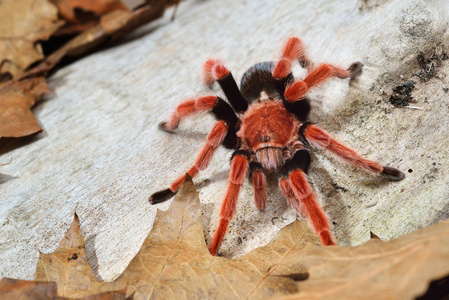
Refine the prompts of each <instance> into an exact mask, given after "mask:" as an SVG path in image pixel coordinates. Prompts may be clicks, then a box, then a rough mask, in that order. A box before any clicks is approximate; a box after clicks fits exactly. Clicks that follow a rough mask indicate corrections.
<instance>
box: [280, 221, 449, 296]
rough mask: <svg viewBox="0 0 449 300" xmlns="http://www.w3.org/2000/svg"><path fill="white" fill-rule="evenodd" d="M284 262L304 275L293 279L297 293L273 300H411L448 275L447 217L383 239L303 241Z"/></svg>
mask: <svg viewBox="0 0 449 300" xmlns="http://www.w3.org/2000/svg"><path fill="white" fill-rule="evenodd" d="M289 263H292V264H295V263H301V264H302V265H303V266H304V267H306V268H307V270H308V271H309V272H310V278H309V279H308V280H306V281H303V282H300V283H298V286H299V290H300V293H299V294H294V295H291V296H286V297H283V298H279V299H415V298H416V297H418V296H420V295H422V294H424V293H425V291H426V290H427V288H428V286H429V284H430V282H431V281H433V280H436V279H440V278H442V277H444V276H447V275H448V274H449V221H443V222H441V223H439V224H436V225H433V226H431V227H427V228H424V229H421V230H418V231H415V232H413V233H411V234H408V235H405V236H403V237H400V238H398V239H396V240H393V241H389V242H383V241H382V240H380V239H377V238H374V239H371V240H370V241H368V242H367V243H365V244H364V245H361V246H358V247H318V246H315V245H308V246H307V247H306V248H304V250H303V251H302V253H301V254H300V255H298V256H296V257H294V258H293V259H292V260H290V261H289Z"/></svg>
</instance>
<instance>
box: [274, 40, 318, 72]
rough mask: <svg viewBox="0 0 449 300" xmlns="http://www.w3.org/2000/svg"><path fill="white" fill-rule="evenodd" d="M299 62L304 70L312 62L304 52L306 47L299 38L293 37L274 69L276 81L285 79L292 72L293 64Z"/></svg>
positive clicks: (283, 49) (287, 43)
mask: <svg viewBox="0 0 449 300" xmlns="http://www.w3.org/2000/svg"><path fill="white" fill-rule="evenodd" d="M294 61H298V62H299V64H300V65H301V66H302V67H303V68H308V67H310V66H311V65H312V62H311V61H310V59H309V58H308V57H307V55H306V53H305V51H304V45H303V43H302V41H301V40H300V39H298V38H297V37H291V38H289V39H288V40H287V42H286V43H285V44H284V46H283V48H282V55H281V57H280V59H279V61H278V62H277V63H276V66H275V68H274V69H273V77H274V78H275V79H278V80H281V79H284V78H286V77H287V76H288V74H290V73H291V72H292V63H293V62H294Z"/></svg>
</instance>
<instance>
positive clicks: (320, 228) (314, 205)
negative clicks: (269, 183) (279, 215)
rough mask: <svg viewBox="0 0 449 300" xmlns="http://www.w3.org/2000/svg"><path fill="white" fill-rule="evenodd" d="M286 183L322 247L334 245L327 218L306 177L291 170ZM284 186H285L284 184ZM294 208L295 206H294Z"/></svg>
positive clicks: (299, 172)
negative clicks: (288, 184) (318, 237)
mask: <svg viewBox="0 0 449 300" xmlns="http://www.w3.org/2000/svg"><path fill="white" fill-rule="evenodd" d="M288 181H289V183H290V186H291V189H292V191H293V194H294V196H295V199H297V201H300V202H301V206H299V203H298V205H296V206H297V207H302V208H303V209H302V212H303V213H305V215H306V216H307V218H308V219H309V221H310V223H311V225H312V228H313V229H314V231H315V233H316V234H318V235H319V236H320V239H321V243H322V244H323V245H326V246H329V245H335V241H334V240H333V238H332V235H331V233H330V225H329V218H328V217H327V215H326V213H325V212H324V210H323V209H322V208H321V206H320V204H319V203H318V201H317V199H316V196H315V193H314V192H313V190H312V187H311V186H310V184H309V183H308V182H307V175H306V174H305V173H304V172H303V171H302V170H299V169H297V170H293V171H291V172H290V174H289V175H288ZM284 184H286V183H285V182H284ZM294 207H295V206H294Z"/></svg>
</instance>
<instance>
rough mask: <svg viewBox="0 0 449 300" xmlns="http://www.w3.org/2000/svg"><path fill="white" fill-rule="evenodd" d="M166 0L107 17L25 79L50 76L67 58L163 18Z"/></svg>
mask: <svg viewBox="0 0 449 300" xmlns="http://www.w3.org/2000/svg"><path fill="white" fill-rule="evenodd" d="M164 10H165V0H154V1H151V4H148V5H145V6H143V7H141V8H138V9H137V10H135V11H133V12H130V11H126V10H115V11H112V12H110V13H107V14H105V15H103V16H102V17H101V19H100V23H99V24H98V25H96V26H93V27H91V28H89V29H88V30H86V31H84V32H82V33H81V34H79V35H77V36H76V37H74V38H73V39H71V40H70V41H69V42H67V44H65V45H64V46H62V47H61V48H59V49H58V50H56V51H55V52H53V53H52V54H50V55H49V56H47V57H46V58H45V59H44V60H43V61H42V62H41V63H39V64H38V65H36V66H35V67H34V68H32V69H30V70H29V71H27V72H26V73H25V74H23V75H22V77H21V78H25V77H31V76H36V75H41V74H45V73H47V72H48V71H49V70H51V69H52V68H53V67H54V66H55V65H56V64H57V63H58V62H59V61H60V60H61V59H62V58H63V57H64V56H66V55H67V56H81V55H83V54H85V53H87V52H89V51H91V50H93V49H94V48H96V47H98V46H99V45H101V44H103V43H105V42H106V41H108V40H110V39H114V38H117V37H119V36H122V35H124V34H126V33H128V32H130V31H132V30H134V29H135V28H137V27H139V26H141V25H143V24H145V23H148V22H150V21H152V20H154V19H157V18H159V17H160V16H162V14H163V13H164Z"/></svg>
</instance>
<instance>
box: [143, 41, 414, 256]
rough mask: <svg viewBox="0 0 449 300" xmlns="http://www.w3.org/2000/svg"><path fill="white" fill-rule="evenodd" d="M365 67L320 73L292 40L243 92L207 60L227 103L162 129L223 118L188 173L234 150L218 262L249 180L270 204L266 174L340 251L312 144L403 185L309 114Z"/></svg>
mask: <svg viewBox="0 0 449 300" xmlns="http://www.w3.org/2000/svg"><path fill="white" fill-rule="evenodd" d="M295 62H299V64H300V65H301V67H303V68H305V69H306V70H307V73H308V74H307V76H306V77H305V78H304V79H299V80H296V79H295V78H294V77H293V74H292V64H293V63H295ZM362 66H363V65H362V63H360V62H355V63H353V64H351V66H350V67H349V68H348V69H346V70H344V69H341V68H339V67H336V66H333V65H330V64H320V65H317V66H315V65H314V64H313V63H312V62H311V61H310V60H309V58H308V57H307V56H306V54H305V52H304V48H303V44H302V41H301V40H300V39H298V38H295V37H292V38H289V39H288V40H287V42H286V43H285V45H284V46H283V49H282V55H281V57H280V59H279V60H278V61H277V62H262V63H258V64H255V65H254V66H252V67H251V68H249V69H248V70H247V71H246V72H245V73H244V74H243V77H242V81H241V84H240V89H239V88H238V86H237V84H236V82H235V80H234V78H233V76H232V74H231V72H230V71H229V70H228V69H227V68H226V67H225V66H224V65H223V63H221V62H220V61H219V60H216V59H209V60H208V61H206V63H205V64H204V71H205V83H206V84H208V85H212V84H213V83H214V82H215V81H217V82H218V84H219V85H220V86H221V88H222V90H223V92H224V94H225V95H226V98H227V99H228V101H229V104H228V103H227V102H225V101H224V100H223V99H221V98H219V97H217V96H206V97H200V98H198V99H193V100H185V101H183V102H181V103H180V104H179V105H178V107H177V108H176V110H175V112H174V113H173V114H172V115H171V117H170V119H169V120H168V122H162V123H160V124H159V127H160V128H161V129H163V130H165V131H168V132H173V130H174V129H176V128H177V127H178V125H179V123H180V121H181V120H182V119H183V118H185V117H187V116H189V115H193V114H195V113H198V112H211V113H212V114H213V115H214V116H215V117H216V118H217V120H218V121H217V123H216V124H215V126H214V127H213V128H212V130H211V132H210V133H209V135H208V136H207V140H206V145H204V147H203V148H202V150H201V152H200V153H199V155H198V156H197V158H196V160H195V163H194V164H193V166H192V167H191V168H190V169H189V170H188V171H187V174H188V175H190V176H191V177H195V176H196V175H197V174H198V172H199V171H200V170H204V169H205V168H206V167H207V165H208V164H209V162H210V160H211V158H212V155H213V153H214V151H215V150H216V149H217V147H218V146H219V145H223V146H225V147H226V148H228V149H235V151H234V153H233V154H232V158H231V170H230V172H229V185H228V189H227V191H226V195H225V196H224V199H223V202H222V204H221V209H220V215H219V217H220V220H219V225H218V228H217V230H216V231H215V234H214V236H213V239H212V242H211V244H210V246H209V250H210V252H211V254H212V255H215V254H216V253H217V251H218V249H219V247H220V244H221V242H222V240H223V237H224V235H225V233H226V231H227V229H228V225H229V222H230V220H231V219H232V217H233V216H234V215H235V212H236V207H237V198H238V195H239V192H240V188H241V186H242V184H243V182H244V180H245V177H246V175H247V173H249V177H250V179H251V181H252V184H253V186H254V204H255V206H256V207H257V208H258V209H259V210H263V209H264V208H265V204H266V201H267V193H266V189H265V187H266V178H265V174H264V173H266V174H268V173H273V172H277V174H278V175H279V188H280V191H281V192H282V194H283V195H284V196H285V197H286V198H287V200H288V202H289V203H290V205H291V206H292V207H293V208H294V209H295V210H297V211H298V212H300V213H301V214H303V215H305V216H306V217H308V219H309V221H310V224H311V226H312V228H313V229H314V231H315V232H316V234H318V235H319V236H320V239H321V243H322V244H323V245H335V241H334V239H333V237H332V235H331V232H330V225H329V219H328V217H327V215H326V213H325V212H324V210H323V209H322V208H321V207H320V205H319V203H318V201H317V198H316V196H315V193H314V192H313V190H312V187H311V186H310V184H309V183H308V181H307V175H306V174H307V172H308V169H309V165H310V154H309V146H310V145H313V146H317V147H319V148H323V149H326V150H329V151H330V152H332V153H333V154H335V155H336V156H338V157H339V158H341V159H343V160H344V161H346V162H349V163H351V164H354V165H356V166H358V167H361V168H363V169H365V170H368V171H369V172H372V173H376V174H381V175H383V176H385V177H386V178H387V179H389V180H393V181H399V180H402V179H403V178H404V176H405V175H404V173H402V172H401V171H399V170H397V169H395V168H391V167H385V166H382V165H381V164H379V163H377V162H374V161H371V160H368V159H366V158H363V157H361V156H360V155H359V154H357V152H355V151H354V150H352V149H351V148H349V147H347V146H345V145H343V144H342V143H340V142H339V141H337V140H336V139H335V138H333V137H332V136H331V135H330V134H329V133H327V132H326V131H324V130H323V129H322V128H320V127H319V126H317V125H315V124H311V123H309V122H307V118H308V115H309V112H310V108H311V107H310V102H309V99H308V98H307V93H308V91H309V89H311V88H313V87H315V86H317V85H319V84H320V83H322V82H323V81H325V80H327V79H329V78H332V77H337V78H341V79H346V78H350V79H354V78H355V77H357V76H358V75H360V74H361V71H362ZM185 177H186V175H182V176H181V177H179V178H178V179H177V180H175V181H174V182H173V183H172V185H171V186H170V188H168V189H166V190H163V191H160V192H157V193H155V194H153V195H152V196H151V197H150V199H149V200H150V203H152V204H155V203H160V202H162V201H165V200H167V199H169V198H171V197H172V196H174V195H175V194H176V192H177V191H178V189H179V187H180V186H181V184H182V183H183V182H184V180H185Z"/></svg>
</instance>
